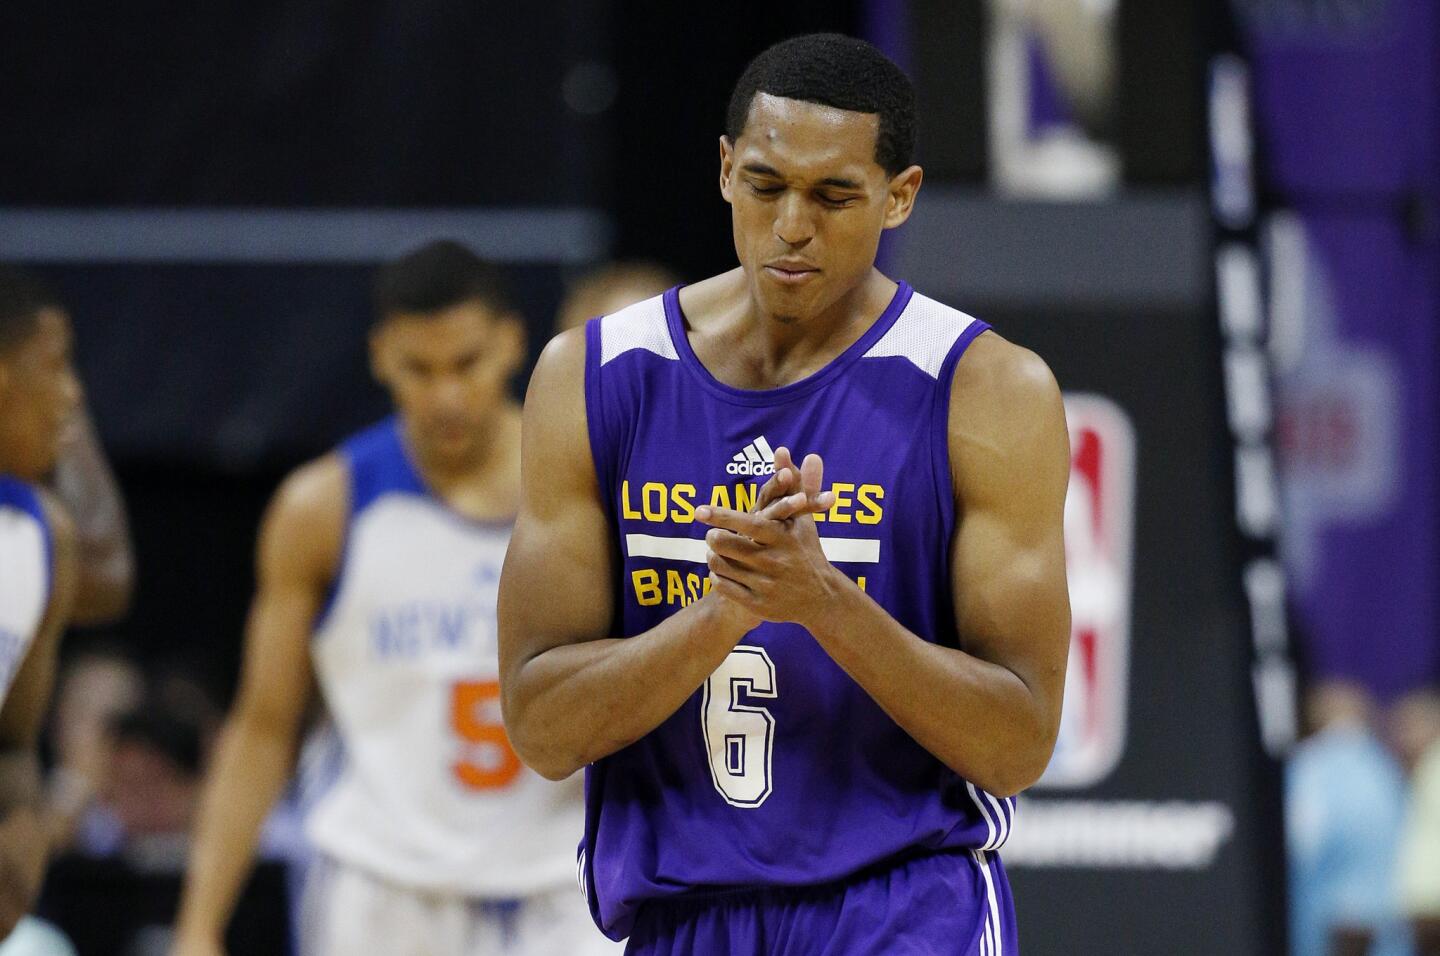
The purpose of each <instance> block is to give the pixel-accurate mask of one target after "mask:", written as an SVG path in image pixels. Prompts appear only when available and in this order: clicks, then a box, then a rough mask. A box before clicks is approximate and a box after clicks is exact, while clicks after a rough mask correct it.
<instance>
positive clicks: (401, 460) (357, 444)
mask: <svg viewBox="0 0 1440 956" xmlns="http://www.w3.org/2000/svg"><path fill="white" fill-rule="evenodd" d="M338 452H339V454H340V457H341V458H342V459H343V460H344V462H345V473H346V478H347V480H348V481H349V485H350V495H349V498H350V501H349V511H348V513H347V514H346V516H345V533H344V536H343V538H342V540H341V542H340V567H339V568H337V569H336V571H335V577H334V579H333V580H331V582H330V587H329V590H328V591H327V592H326V594H325V603H324V604H322V605H321V607H320V612H319V613H318V614H316V615H315V624H314V626H313V628H312V629H311V634H319V633H320V631H321V630H322V629H323V628H324V627H325V622H326V620H327V619H328V618H329V617H330V612H331V610H332V609H333V608H334V607H335V599H336V598H337V597H339V595H340V585H341V583H342V582H343V581H344V580H345V569H346V566H347V565H348V564H349V552H350V529H351V528H352V527H353V526H354V524H355V520H356V519H357V518H359V517H360V515H361V514H363V513H364V511H365V509H366V508H368V507H369V506H370V505H372V504H374V502H375V500H376V499H377V498H379V497H381V496H382V495H384V494H386V493H388V492H392V491H400V492H406V493H410V494H416V495H426V494H429V492H428V490H427V489H426V487H425V483H424V482H423V481H422V480H421V479H420V475H419V473H418V472H417V471H416V470H415V466H414V465H413V464H412V463H411V461H410V456H409V454H408V453H406V451H405V440H404V438H403V436H402V435H401V434H400V418H399V416H397V415H391V416H390V417H389V418H386V419H383V420H381V421H379V422H376V423H375V424H374V425H371V426H370V427H369V428H367V429H365V430H364V431H362V432H358V433H356V434H355V435H352V436H351V437H350V438H348V439H346V440H345V442H344V443H343V444H341V445H340V448H339V449H338Z"/></svg>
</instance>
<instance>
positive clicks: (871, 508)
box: [855, 485, 885, 524]
mask: <svg viewBox="0 0 1440 956" xmlns="http://www.w3.org/2000/svg"><path fill="white" fill-rule="evenodd" d="M884 497H885V489H884V488H881V487H880V486H879V485H861V486H860V490H859V491H857V492H855V503H856V504H858V505H859V506H860V507H861V508H862V509H863V510H862V511H861V512H860V513H859V514H857V515H856V516H855V520H856V521H858V522H860V523H861V524H879V523H880V516H881V515H882V514H883V511H882V509H881V508H880V504H879V502H880V500H881V499H882V498H884Z"/></svg>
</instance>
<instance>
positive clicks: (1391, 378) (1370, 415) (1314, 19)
mask: <svg viewBox="0 0 1440 956" xmlns="http://www.w3.org/2000/svg"><path fill="white" fill-rule="evenodd" d="M1237 6H1238V7H1239V8H1240V9H1242V10H1243V11H1244V17H1245V22H1246V24H1247V26H1248V27H1249V29H1250V34H1249V35H1250V41H1251V44H1250V45H1251V53H1252V62H1253V64H1254V68H1255V90H1256V110H1257V117H1256V120H1257V126H1258V127H1259V131H1260V140H1261V148H1262V150H1263V151H1264V165H1263V169H1264V171H1265V175H1266V178H1267V185H1268V186H1270V187H1271V189H1272V190H1273V191H1274V192H1275V193H1276V194H1277V195H1278V197H1279V199H1280V201H1281V202H1283V203H1284V204H1285V205H1286V206H1288V207H1289V208H1288V211H1284V212H1280V213H1277V214H1274V215H1272V216H1271V217H1270V219H1269V220H1268V223H1267V226H1266V229H1265V237H1264V238H1265V249H1266V252H1267V258H1268V262H1269V268H1270V289H1271V295H1270V308H1271V316H1270V319H1271V323H1270V344H1271V348H1272V353H1273V358H1274V366H1275V375H1276V380H1277V381H1276V384H1277V388H1278V394H1279V409H1278V412H1279V414H1278V419H1277V431H1276V445H1277V449H1278V451H1279V454H1280V461H1281V468H1282V488H1283V496H1284V507H1285V513H1284V530H1283V535H1282V545H1283V553H1284V556H1285V563H1286V567H1287V570H1288V572H1289V577H1290V588H1291V594H1292V601H1293V604H1294V608H1295V619H1296V624H1297V626H1298V627H1299V630H1300V633H1301V642H1302V643H1301V648H1302V652H1304V653H1306V654H1307V655H1308V656H1309V658H1310V662H1311V664H1312V670H1314V671H1316V672H1318V673H1320V674H1328V675H1337V676H1349V677H1354V678H1358V679H1360V680H1361V681H1363V682H1365V683H1366V684H1368V685H1370V686H1371V687H1372V688H1373V689H1374V690H1376V691H1377V692H1379V693H1381V694H1382V695H1390V694H1393V693H1397V692H1399V691H1403V690H1406V689H1408V688H1411V687H1414V686H1416V685H1418V684H1422V683H1425V682H1427V681H1434V680H1436V679H1437V678H1440V637H1437V635H1440V597H1437V592H1440V515H1437V508H1436V495H1437V492H1440V466H1437V455H1440V447H1437V445H1440V441H1437V428H1440V413H1437V391H1436V387H1435V377H1436V371H1437V366H1440V361H1437V358H1440V350H1437V335H1436V330H1437V319H1440V296H1437V287H1436V285H1437V284H1436V275H1437V266H1440V252H1437V243H1436V241H1435V237H1434V231H1433V225H1430V221H1432V220H1433V210H1434V208H1435V205H1434V197H1435V196H1436V195H1437V192H1440V170H1437V168H1436V164H1435V156H1436V149H1435V145H1436V143H1437V140H1440V126H1437V123H1436V122H1435V117H1436V106H1437V99H1440V97H1437V90H1436V88H1435V81H1436V71H1435V67H1434V64H1435V60H1436V57H1437V53H1440V34H1437V30H1436V27H1437V24H1440V20H1437V14H1436V6H1435V4H1434V2H1433V0H1357V2H1350V3H1344V4H1338V3H1329V2H1322V0H1307V2H1295V0H1284V2H1281V0H1244V2H1240V3H1238V4H1237ZM1417 213H1420V215H1417Z"/></svg>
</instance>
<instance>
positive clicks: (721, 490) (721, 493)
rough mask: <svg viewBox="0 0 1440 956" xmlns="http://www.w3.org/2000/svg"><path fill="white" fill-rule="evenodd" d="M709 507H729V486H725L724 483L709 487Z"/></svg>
mask: <svg viewBox="0 0 1440 956" xmlns="http://www.w3.org/2000/svg"><path fill="white" fill-rule="evenodd" d="M710 507H712V508H728V507H730V489H729V488H726V487H725V486H724V485H716V486H715V487H714V488H711V489H710Z"/></svg>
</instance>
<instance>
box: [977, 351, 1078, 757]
mask: <svg viewBox="0 0 1440 956" xmlns="http://www.w3.org/2000/svg"><path fill="white" fill-rule="evenodd" d="M971 350H972V352H973V353H974V354H973V355H972V354H967V355H966V356H965V358H964V359H963V360H962V361H961V363H960V366H961V367H960V369H959V370H958V371H957V374H956V381H955V390H954V393H953V394H952V402H951V418H950V462H951V470H952V474H953V477H954V483H955V492H956V508H957V529H956V534H955V538H954V541H953V544H952V554H951V559H952V560H951V568H952V572H951V573H952V581H951V586H952V589H953V594H954V599H955V608H956V618H957V624H958V628H959V640H960V644H961V648H962V649H963V650H965V651H966V652H967V653H970V654H972V655H974V656H976V657H979V658H982V659H984V660H987V661H990V662H992V663H995V664H998V665H1000V666H1003V667H1005V668H1007V669H1008V670H1010V671H1011V672H1013V673H1014V674H1015V675H1016V676H1017V677H1018V678H1019V679H1020V680H1021V681H1023V682H1024V683H1025V685H1026V686H1027V688H1029V690H1030V692H1031V694H1032V695H1033V696H1034V698H1035V700H1036V702H1037V704H1038V705H1039V706H1040V707H1041V709H1042V711H1043V716H1044V718H1045V721H1046V723H1047V724H1048V725H1049V726H1050V727H1051V730H1052V733H1053V730H1054V728H1055V727H1057V726H1058V723H1059V715H1060V698H1061V696H1062V694H1063V691H1064V682H1065V662H1066V658H1067V656H1068V652H1069V635H1070V602H1069V596H1068V593H1067V588H1066V582H1065V545H1064V536H1063V522H1064V507H1065V489H1066V485H1067V483H1068V478H1069V468H1070V453H1069V441H1068V436H1067V434H1066V429H1065V412H1064V407H1063V404H1062V403H1061V399H1060V391H1059V388H1058V386H1057V385H1056V384H1055V380H1054V378H1053V377H1052V376H1051V375H1050V371H1049V369H1048V368H1046V367H1045V365H1044V363H1043V362H1041V361H1040V360H1039V358H1037V357H1036V356H1034V355H1033V354H1031V353H1029V352H1026V351H1025V350H1023V349H1019V348H1017V347H1016V346H1013V345H1011V344H1010V343H1008V342H1006V341H1004V340H1003V339H1000V338H999V337H998V336H993V335H986V336H982V337H981V338H980V339H977V340H976V341H975V343H974V344H973V345H972V346H971ZM972 360H973V362H972ZM967 363H971V364H970V365H969V366H967Z"/></svg>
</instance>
